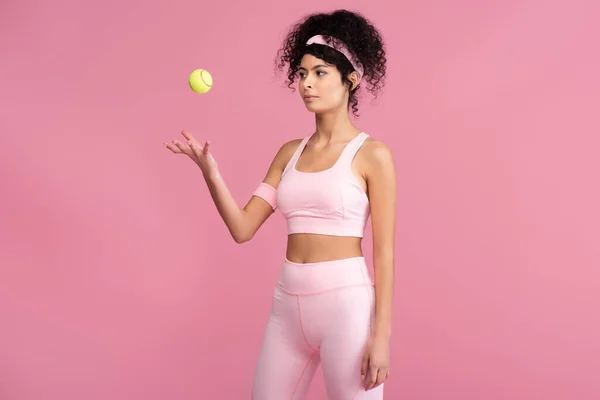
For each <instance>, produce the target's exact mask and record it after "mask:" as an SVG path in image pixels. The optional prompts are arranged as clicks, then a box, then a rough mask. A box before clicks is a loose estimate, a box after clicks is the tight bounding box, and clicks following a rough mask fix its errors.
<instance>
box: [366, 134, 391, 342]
mask: <svg viewBox="0 0 600 400" xmlns="http://www.w3.org/2000/svg"><path fill="white" fill-rule="evenodd" d="M371 148H372V151H370V152H368V153H369V154H368V166H369V167H368V168H369V169H368V171H367V185H368V191H369V200H370V203H371V224H372V228H373V266H374V275H375V303H376V307H375V327H374V332H373V333H374V336H375V337H376V338H382V339H385V340H387V339H389V337H390V335H391V333H392V302H393V295H394V233H395V225H396V172H395V166H394V161H393V158H392V153H391V151H390V149H389V148H388V147H387V146H386V145H384V144H383V143H381V142H376V141H374V142H373V143H372V146H371Z"/></svg>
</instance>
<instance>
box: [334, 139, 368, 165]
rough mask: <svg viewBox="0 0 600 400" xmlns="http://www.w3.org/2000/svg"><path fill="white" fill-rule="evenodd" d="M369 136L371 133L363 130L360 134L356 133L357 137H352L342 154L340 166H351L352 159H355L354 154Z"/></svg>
mask: <svg viewBox="0 0 600 400" xmlns="http://www.w3.org/2000/svg"><path fill="white" fill-rule="evenodd" d="M368 137H369V135H367V134H366V133H364V132H361V133H359V134H358V135H356V137H354V139H352V140H351V141H350V143H348V144H347V145H346V148H345V149H344V151H343V152H342V155H341V156H340V160H339V164H340V166H343V167H344V168H346V167H347V168H350V166H351V165H352V160H354V156H355V155H356V153H357V152H358V150H360V148H361V146H362V144H363V143H364V141H365V140H367V138H368Z"/></svg>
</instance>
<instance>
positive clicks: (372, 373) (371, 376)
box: [367, 367, 377, 390]
mask: <svg viewBox="0 0 600 400" xmlns="http://www.w3.org/2000/svg"><path fill="white" fill-rule="evenodd" d="M375 382H377V368H376V367H371V368H370V371H369V380H368V382H367V390H371V389H373V385H374V384H375Z"/></svg>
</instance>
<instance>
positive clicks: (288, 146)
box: [274, 138, 303, 168]
mask: <svg viewBox="0 0 600 400" xmlns="http://www.w3.org/2000/svg"><path fill="white" fill-rule="evenodd" d="M302 140H303V139H302V138H300V139H292V140H289V141H287V142H285V143H283V144H282V145H281V146H280V147H279V150H278V151H277V154H276V155H275V160H274V161H275V163H277V164H279V166H280V167H282V168H283V167H284V166H285V165H286V164H287V163H288V162H289V161H290V160H291V158H292V156H293V155H294V152H295V151H296V149H297V148H298V146H300V143H302Z"/></svg>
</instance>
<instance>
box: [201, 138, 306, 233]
mask: <svg viewBox="0 0 600 400" xmlns="http://www.w3.org/2000/svg"><path fill="white" fill-rule="evenodd" d="M294 146H297V143H296V141H295V140H294V141H291V142H288V143H286V144H284V145H283V146H282V147H281V148H280V149H279V151H278V152H277V154H276V155H275V158H274V159H273V161H272V162H271V165H270V166H269V169H268V171H267V174H266V176H265V178H264V179H263V182H262V183H264V184H266V185H268V186H267V187H270V188H271V189H270V190H272V191H273V192H275V190H276V188H277V186H278V185H279V181H280V180H281V175H282V173H283V170H284V168H285V166H286V165H287V163H288V161H289V159H290V158H291V156H292V154H293V152H294V150H295V147H294ZM204 178H205V180H206V184H207V186H208V189H209V192H210V194H211V197H212V199H213V202H214V203H215V206H216V207H217V211H218V212H219V215H220V216H221V218H222V219H223V222H225V225H226V226H227V228H228V229H229V232H230V233H231V236H232V237H233V239H234V240H235V242H236V243H244V242H247V241H249V240H251V239H252V238H253V237H254V235H255V233H256V232H257V231H258V229H259V228H260V227H261V226H262V225H263V224H264V222H265V221H266V220H267V218H269V216H271V214H273V211H274V210H275V208H276V206H275V204H273V202H268V201H267V200H265V199H264V198H263V197H260V196H259V195H257V193H256V192H255V193H254V195H253V196H251V198H250V200H249V201H248V203H247V204H246V205H245V206H244V207H243V208H240V207H239V206H238V204H237V203H236V201H235V200H234V198H233V196H232V195H231V193H230V192H229V189H228V188H227V185H226V184H225V181H224V180H223V178H222V177H221V175H220V174H219V172H218V169H215V171H214V172H213V173H212V174H211V175H208V176H205V177H204ZM273 194H274V193H273Z"/></svg>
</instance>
